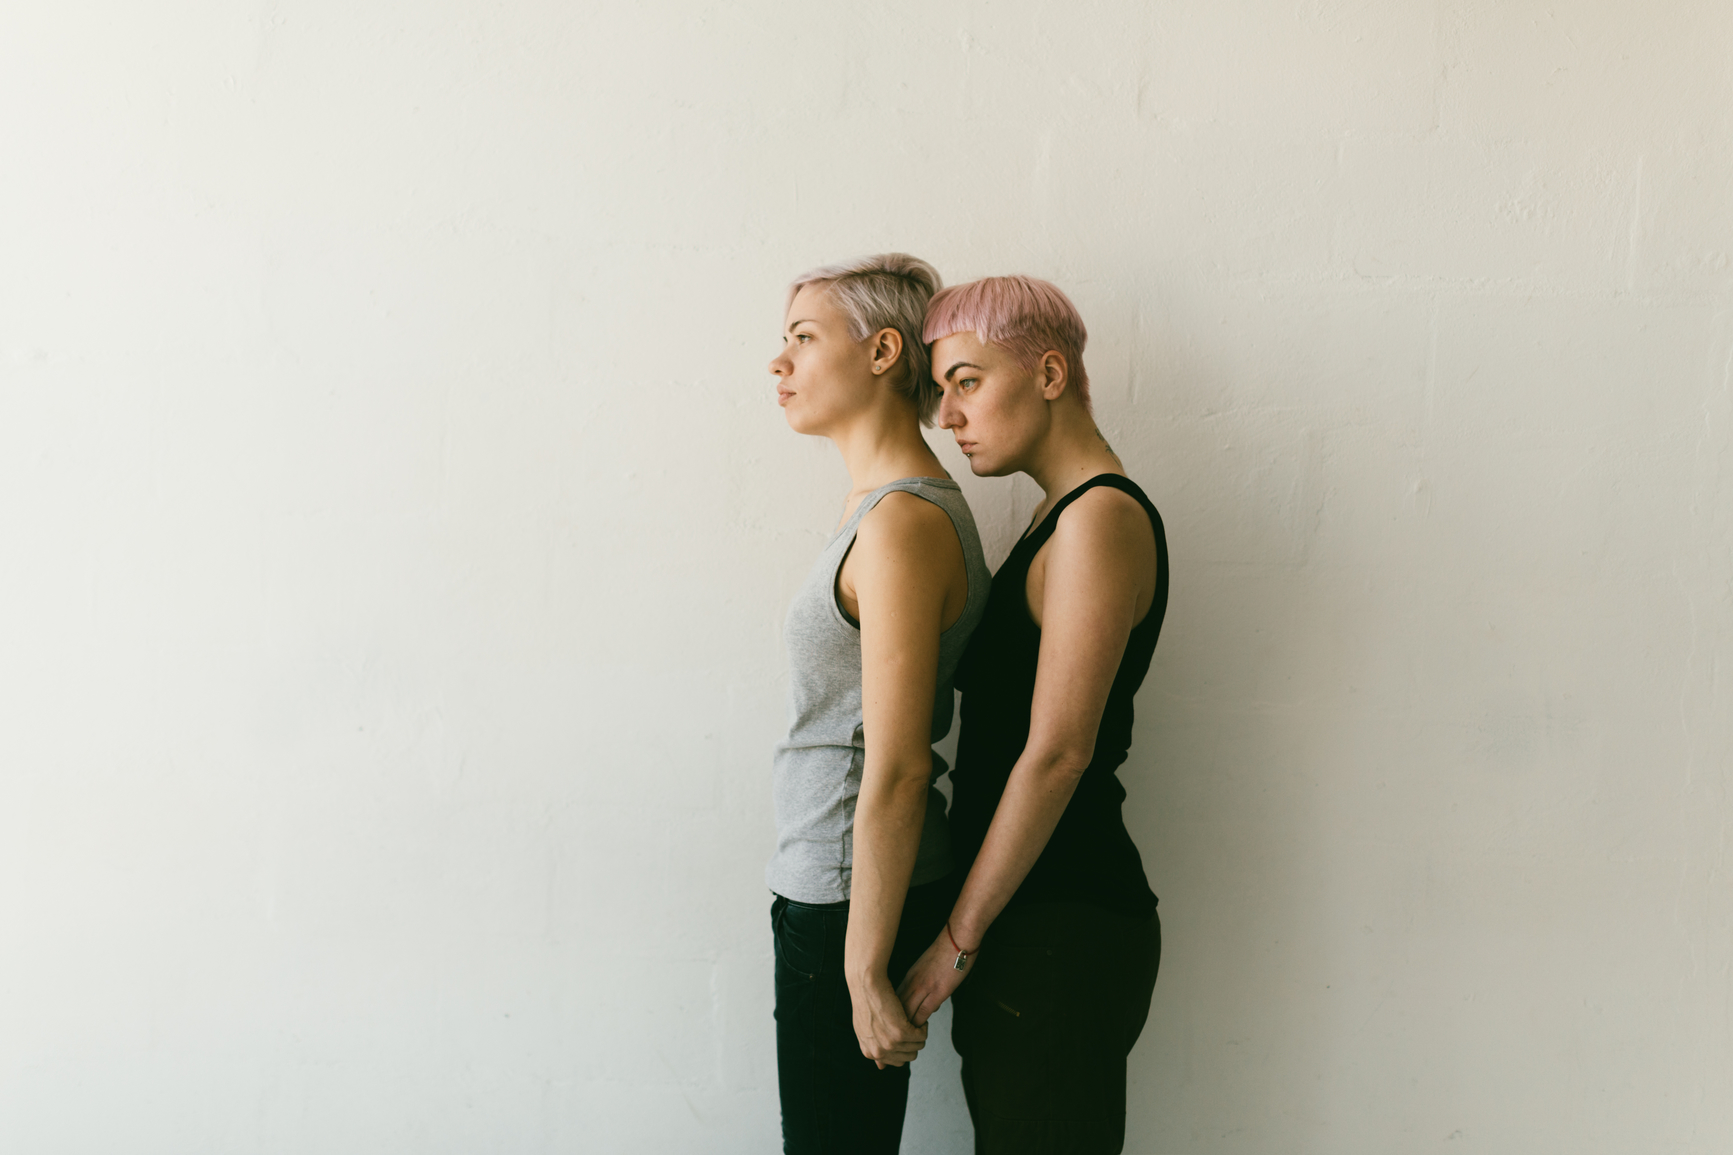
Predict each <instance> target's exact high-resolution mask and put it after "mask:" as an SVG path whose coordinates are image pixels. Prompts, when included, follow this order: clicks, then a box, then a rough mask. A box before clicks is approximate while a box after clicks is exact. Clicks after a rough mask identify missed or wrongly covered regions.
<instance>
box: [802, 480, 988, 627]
mask: <svg viewBox="0 0 1733 1155" xmlns="http://www.w3.org/2000/svg"><path fill="white" fill-rule="evenodd" d="M893 493H906V494H909V495H910V496H912V497H917V498H919V499H920V500H922V501H924V502H926V503H927V504H928V505H932V506H936V507H937V508H938V509H939V511H940V512H941V513H943V514H944V515H945V520H946V521H948V522H950V523H951V532H952V533H954V534H956V535H957V550H958V552H959V553H961V554H962V555H963V609H962V612H960V613H959V614H958V615H957V620H956V621H954V622H952V623H951V624H950V625H948V626H946V627H945V628H944V629H942V630H940V631H939V639H940V640H941V641H943V640H944V638H945V635H947V634H949V633H950V632H951V631H952V630H954V629H956V628H957V627H958V626H960V625H962V624H963V619H965V618H967V617H968V616H969V603H970V601H971V599H973V598H974V596H975V583H974V582H973V581H971V580H970V579H969V548H968V546H966V545H964V544H963V531H962V529H961V528H960V527H959V526H958V525H957V519H956V517H955V516H954V515H953V514H952V513H951V511H950V510H949V509H946V508H945V506H944V504H943V503H942V502H938V501H934V500H933V499H932V498H930V497H928V496H927V495H926V494H924V493H920V492H917V491H916V490H915V489H913V488H907V489H905V488H903V487H901V486H896V485H891V486H887V487H886V488H885V490H884V492H883V493H880V494H878V495H877V496H876V497H874V498H873V499H872V504H871V505H869V506H866V508H865V509H863V510H861V511H860V512H859V513H858V514H857V515H856V517H855V523H854V529H853V530H852V531H850V533H849V535H848V546H847V547H846V548H845V549H844V550H843V551H842V555H841V556H840V557H838V558H837V559H836V568H835V569H833V570H831V571H830V609H831V612H832V613H833V614H835V615H836V620H837V621H838V622H840V623H841V624H842V625H845V626H847V627H848V628H849V629H851V630H853V631H854V632H855V633H857V634H858V633H860V623H859V622H857V621H855V620H854V618H852V617H850V616H849V612H848V611H847V610H845V609H843V608H842V567H843V563H844V562H846V561H848V555H849V554H851V553H853V552H854V543H855V540H856V539H857V538H858V537H859V536H860V523H861V522H863V521H865V520H866V518H867V515H868V514H869V513H871V512H872V511H873V510H875V509H877V508H878V505H879V502H881V501H883V500H884V499H885V498H887V497H889V496H890V495H891V494H893ZM863 504H864V503H863Z"/></svg>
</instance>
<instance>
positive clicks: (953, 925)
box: [940, 914, 987, 954]
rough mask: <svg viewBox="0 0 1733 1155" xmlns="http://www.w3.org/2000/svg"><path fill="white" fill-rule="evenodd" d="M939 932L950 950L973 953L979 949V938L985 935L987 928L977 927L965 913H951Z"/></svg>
mask: <svg viewBox="0 0 1733 1155" xmlns="http://www.w3.org/2000/svg"><path fill="white" fill-rule="evenodd" d="M940 933H941V934H942V936H943V937H944V941H945V942H946V943H947V944H949V945H950V947H951V949H952V950H960V951H967V952H968V953H970V954H974V953H975V952H976V951H978V950H980V949H981V940H982V939H984V938H986V937H987V928H986V927H984V926H982V927H977V926H976V925H975V923H973V922H971V921H970V920H969V917H968V916H967V915H956V914H953V915H952V916H951V919H950V921H949V922H947V923H945V929H944V930H943V931H942V932H940Z"/></svg>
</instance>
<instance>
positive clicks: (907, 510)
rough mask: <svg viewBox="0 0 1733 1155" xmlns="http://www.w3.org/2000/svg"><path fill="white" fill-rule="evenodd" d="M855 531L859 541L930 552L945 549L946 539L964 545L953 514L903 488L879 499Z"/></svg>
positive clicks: (879, 545) (886, 547)
mask: <svg viewBox="0 0 1733 1155" xmlns="http://www.w3.org/2000/svg"><path fill="white" fill-rule="evenodd" d="M855 532H856V540H857V541H859V542H861V543H862V544H865V545H867V546H869V547H876V548H883V549H892V550H899V551H900V550H904V549H908V550H913V551H916V552H919V553H922V554H926V555H931V554H932V553H933V552H934V551H939V550H942V549H943V548H944V546H945V543H946V542H949V543H950V544H951V546H952V547H953V548H960V547H958V546H957V531H956V530H955V529H954V528H953V527H952V525H951V515H950V514H948V513H946V512H945V511H944V510H943V509H940V508H939V507H938V506H936V505H934V504H933V503H932V502H930V501H927V500H926V499H924V498H920V497H916V496H915V495H914V494H912V493H903V492H901V491H893V492H891V493H887V494H885V495H884V496H883V497H881V498H879V503H878V504H877V505H875V506H873V508H872V509H871V510H869V511H868V512H867V515H866V516H865V517H863V518H861V521H860V527H859V528H858V529H857V530H856V531H855ZM941 556H942V555H941Z"/></svg>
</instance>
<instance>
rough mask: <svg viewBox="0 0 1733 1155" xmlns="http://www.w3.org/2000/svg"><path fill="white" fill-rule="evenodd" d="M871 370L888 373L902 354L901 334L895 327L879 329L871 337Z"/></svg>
mask: <svg viewBox="0 0 1733 1155" xmlns="http://www.w3.org/2000/svg"><path fill="white" fill-rule="evenodd" d="M872 353H873V372H874V373H888V372H890V370H891V369H892V368H894V367H895V366H896V363H897V361H898V359H899V358H901V357H902V355H903V335H902V334H901V333H899V332H897V331H896V330H895V329H880V330H879V331H878V332H877V333H874V334H873V337H872Z"/></svg>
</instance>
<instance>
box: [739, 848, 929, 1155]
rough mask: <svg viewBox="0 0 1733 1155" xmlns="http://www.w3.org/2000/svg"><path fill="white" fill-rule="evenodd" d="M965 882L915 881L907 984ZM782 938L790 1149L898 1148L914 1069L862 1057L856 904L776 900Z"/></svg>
mask: <svg viewBox="0 0 1733 1155" xmlns="http://www.w3.org/2000/svg"><path fill="white" fill-rule="evenodd" d="M955 898H956V889H955V887H953V886H950V885H949V884H948V883H946V882H933V883H928V884H926V885H924V886H916V887H911V888H910V889H909V894H908V897H907V898H906V899H905V900H904V901H903V918H902V922H901V923H900V924H898V926H897V938H896V944H895V946H894V947H893V948H892V950H891V964H890V980H891V983H892V985H895V984H897V983H900V982H901V981H902V979H903V975H904V974H906V973H907V972H908V969H909V967H911V966H913V965H914V961H915V960H916V959H918V958H920V957H921V953H922V952H923V951H925V950H926V949H927V947H929V946H931V945H932V942H933V939H934V938H936V937H937V936H938V934H939V931H940V930H942V929H943V928H944V925H945V919H947V918H949V917H950V914H951V902H952V900H953V899H955ZM770 925H771V929H772V932H773V933H774V936H775V944H776V1081H777V1085H778V1088H779V1089H780V1091H781V1092H782V1149H783V1151H785V1152H788V1153H789V1155H855V1153H857V1152H858V1153H860V1155H895V1152H896V1150H897V1147H898V1145H899V1144H900V1143H901V1142H902V1137H903V1111H904V1109H905V1108H906V1107H907V1106H908V1101H909V1068H908V1067H907V1066H903V1067H886V1068H884V1069H883V1070H880V1069H879V1068H878V1066H877V1064H875V1063H874V1062H873V1061H872V1060H871V1059H869V1058H867V1057H866V1056H865V1055H863V1054H861V1050H860V1040H859V1039H857V1038H856V1037H855V1033H854V1005H853V1003H852V1002H851V1001H850V999H849V993H848V982H847V980H846V979H845V978H844V977H843V971H842V955H843V936H844V934H845V932H846V931H847V929H848V903H846V902H839V903H835V904H833V905H831V906H808V905H804V904H802V903H798V902H791V901H789V900H788V899H786V898H782V897H780V896H778V897H777V899H776V901H775V902H773V903H771V904H770Z"/></svg>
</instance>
